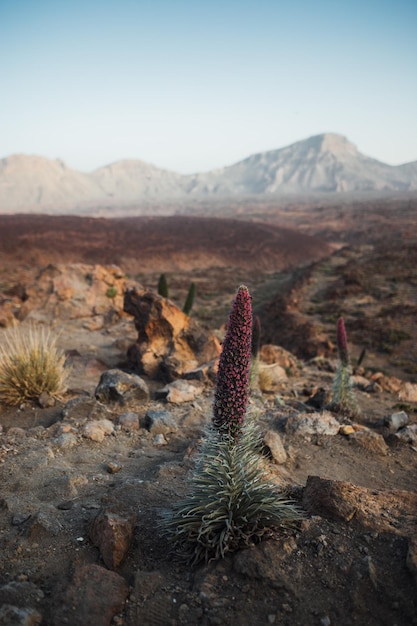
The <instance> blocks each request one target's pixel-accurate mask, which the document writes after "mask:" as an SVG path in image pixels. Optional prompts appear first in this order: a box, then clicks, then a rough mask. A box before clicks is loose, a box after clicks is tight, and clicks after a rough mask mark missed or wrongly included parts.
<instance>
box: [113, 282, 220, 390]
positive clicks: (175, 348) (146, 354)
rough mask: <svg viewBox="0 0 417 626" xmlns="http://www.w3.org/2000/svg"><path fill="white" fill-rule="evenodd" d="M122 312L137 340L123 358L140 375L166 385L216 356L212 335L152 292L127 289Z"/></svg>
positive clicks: (173, 305)
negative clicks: (128, 317) (130, 321)
mask: <svg viewBox="0 0 417 626" xmlns="http://www.w3.org/2000/svg"><path fill="white" fill-rule="evenodd" d="M124 310H125V312H126V313H130V314H131V315H133V316H134V318H135V328H136V330H137V331H138V338H137V341H136V343H135V344H134V345H133V346H131V347H130V348H129V350H128V355H127V356H128V359H129V362H130V365H131V366H132V368H133V369H134V370H135V371H137V372H139V373H140V374H146V375H147V376H149V377H151V378H160V379H161V380H165V381H167V382H169V381H172V380H175V379H176V378H180V377H181V376H182V375H183V374H184V372H188V371H190V370H193V369H196V368H197V367H198V366H199V365H202V364H204V363H209V362H210V361H212V360H213V359H217V358H218V356H219V354H220V351H221V347H220V343H219V340H218V339H217V337H215V335H214V334H212V333H209V332H207V331H205V330H204V329H202V328H201V327H200V326H199V325H198V323H197V322H196V321H195V320H194V319H192V318H190V317H189V316H188V315H185V313H183V312H182V311H181V310H180V309H179V308H178V307H177V306H175V304H174V303H173V302H171V301H170V300H168V299H167V298H163V297H161V296H160V295H158V294H156V293H155V292H153V291H150V290H146V289H143V288H138V287H136V288H134V289H128V290H127V291H126V292H125V299H124Z"/></svg>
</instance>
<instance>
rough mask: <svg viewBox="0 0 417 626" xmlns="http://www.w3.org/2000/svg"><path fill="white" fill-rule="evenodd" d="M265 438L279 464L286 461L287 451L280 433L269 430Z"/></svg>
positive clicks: (266, 444) (265, 442)
mask: <svg viewBox="0 0 417 626" xmlns="http://www.w3.org/2000/svg"><path fill="white" fill-rule="evenodd" d="M263 440H264V444H265V446H266V447H267V448H268V450H269V452H270V453H271V456H272V458H273V460H274V461H275V463H278V465H282V464H283V463H285V461H286V460H287V453H286V451H285V448H284V446H283V444H282V440H281V437H280V436H279V434H278V433H277V432H275V431H274V430H268V431H267V432H266V433H265V435H264V439H263Z"/></svg>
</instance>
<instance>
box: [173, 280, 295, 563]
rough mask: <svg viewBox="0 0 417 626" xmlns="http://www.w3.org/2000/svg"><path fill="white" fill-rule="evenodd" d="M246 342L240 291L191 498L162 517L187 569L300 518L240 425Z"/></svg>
mask: <svg viewBox="0 0 417 626" xmlns="http://www.w3.org/2000/svg"><path fill="white" fill-rule="evenodd" d="M251 344H252V306H251V299H250V295H249V292H248V290H247V288H246V287H245V286H244V285H242V286H240V287H239V290H238V292H237V294H236V297H235V299H234V301H233V305H232V310H231V313H230V318H229V323H228V326H227V332H226V337H225V340H224V343H223V350H222V353H221V355H220V361H219V369H218V375H217V386H216V392H215V400H214V406H213V419H212V424H211V427H210V428H209V429H208V430H207V432H206V434H205V437H204V439H203V442H202V445H201V450H200V455H199V458H198V460H197V463H196V468H195V471H194V472H193V473H192V475H191V477H190V478H189V480H190V492H189V494H188V495H187V496H186V497H185V499H183V500H182V501H180V502H177V503H174V505H173V507H172V510H171V511H170V512H167V513H166V514H165V515H164V519H163V520H162V524H161V526H162V530H163V532H164V533H165V535H167V536H168V537H169V538H170V539H171V541H172V543H173V545H174V546H175V548H176V549H177V552H178V555H179V556H181V557H182V558H184V559H186V560H187V561H189V562H191V563H198V562H199V561H201V560H205V561H208V560H210V559H219V558H223V557H224V556H225V555H226V553H227V552H232V551H234V550H238V549H239V548H241V547H242V546H247V545H249V544H251V543H257V542H259V541H261V539H262V538H263V537H264V535H265V534H266V535H267V534H268V533H269V531H270V530H271V529H274V530H275V531H277V530H279V529H283V528H288V527H290V528H291V527H292V526H293V525H294V524H295V523H296V522H297V521H298V520H299V519H301V518H302V517H303V514H302V513H301V511H300V510H299V509H298V508H297V506H296V505H295V504H294V503H293V502H291V501H290V500H288V499H287V498H286V497H285V495H284V494H283V493H282V492H281V491H280V490H279V489H278V487H277V486H276V485H275V484H274V483H272V482H269V481H268V477H267V473H266V471H265V470H264V461H263V459H262V437H261V434H260V432H259V431H258V429H257V426H256V424H255V422H254V421H253V419H252V420H251V419H246V420H245V414H246V407H247V402H248V391H249V368H250V356H251Z"/></svg>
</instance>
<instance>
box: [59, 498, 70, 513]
mask: <svg viewBox="0 0 417 626" xmlns="http://www.w3.org/2000/svg"><path fill="white" fill-rule="evenodd" d="M73 506H74V501H73V500H64V502H60V503H59V504H57V507H56V508H57V509H59V510H60V511H70V510H71V509H72V508H73Z"/></svg>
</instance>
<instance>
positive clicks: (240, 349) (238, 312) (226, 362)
mask: <svg viewBox="0 0 417 626" xmlns="http://www.w3.org/2000/svg"><path fill="white" fill-rule="evenodd" d="M251 346H252V303H251V297H250V295H249V291H248V289H247V287H245V286H244V285H241V286H240V287H239V289H238V292H237V294H236V297H235V299H234V301H233V304H232V310H231V312H230V317H229V322H228V325H227V332H226V337H225V339H224V342H223V349H222V352H221V355H220V360H219V369H218V372H217V385H216V393H215V396H214V405H213V424H214V426H215V427H216V428H217V429H218V430H220V431H221V432H224V433H226V434H229V435H232V436H233V437H235V438H237V437H238V435H239V433H240V432H241V427H242V424H243V420H244V418H245V414H246V407H247V403H248V394H249V370H250V359H251Z"/></svg>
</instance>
